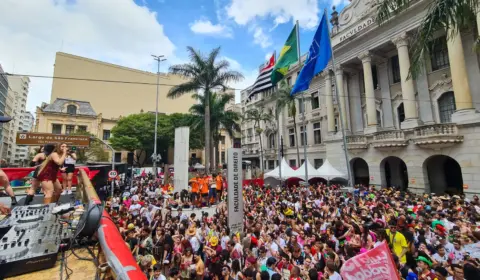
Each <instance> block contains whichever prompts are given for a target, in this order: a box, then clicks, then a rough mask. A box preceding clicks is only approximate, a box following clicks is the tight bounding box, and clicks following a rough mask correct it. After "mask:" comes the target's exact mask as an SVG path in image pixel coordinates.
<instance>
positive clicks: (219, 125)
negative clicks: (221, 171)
mask: <svg viewBox="0 0 480 280" xmlns="http://www.w3.org/2000/svg"><path fill="white" fill-rule="evenodd" d="M193 97H194V98H195V99H197V100H198V103H197V104H195V105H193V106H192V107H190V113H191V114H192V115H193V116H194V117H195V119H194V123H193V126H194V127H196V128H200V129H202V130H203V129H204V128H205V108H206V106H205V96H204V95H200V94H194V95H193ZM234 99H235V96H234V95H233V94H218V93H212V94H211V95H210V108H211V110H210V128H211V130H212V139H213V141H212V142H213V146H214V147H218V145H219V144H220V138H221V130H222V129H223V130H225V132H227V134H228V135H229V136H230V138H232V139H233V138H234V136H235V132H240V125H239V122H240V121H241V115H240V114H239V113H237V112H234V111H226V110H225V106H226V105H227V104H228V103H229V102H231V101H232V100H234ZM212 150H213V149H211V151H212ZM215 158H216V162H215V166H218V165H219V164H220V151H219V150H218V149H217V150H216V155H215Z"/></svg>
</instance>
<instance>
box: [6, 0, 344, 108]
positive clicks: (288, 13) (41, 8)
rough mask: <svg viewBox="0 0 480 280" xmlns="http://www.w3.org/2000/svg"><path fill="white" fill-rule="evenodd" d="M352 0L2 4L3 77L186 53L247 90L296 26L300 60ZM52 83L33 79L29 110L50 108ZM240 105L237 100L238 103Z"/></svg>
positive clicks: (142, 64)
mask: <svg viewBox="0 0 480 280" xmlns="http://www.w3.org/2000/svg"><path fill="white" fill-rule="evenodd" d="M348 3H349V0H35V1H30V0H2V1H0V18H2V25H0V38H8V40H5V41H4V43H3V44H0V64H1V65H2V66H3V68H4V70H5V71H6V72H11V73H18V74H31V75H45V76H52V75H53V64H54V60H55V53H56V52H58V51H63V52H67V53H71V54H75V55H80V56H85V57H89V58H93V59H98V60H102V61H107V62H110V63H116V64H119V65H123V66H127V67H133V68H137V69H141V70H146V71H152V72H155V71H156V69H155V63H154V62H153V60H152V58H151V56H150V54H157V55H160V54H163V55H165V57H166V58H167V59H168V60H167V62H166V64H167V65H164V66H163V67H162V70H163V71H166V67H167V66H168V65H170V64H177V63H184V62H187V61H188V56H187V55H186V51H185V50H186V47H187V46H193V47H194V48H196V49H199V50H201V51H202V52H208V51H210V50H211V49H212V48H215V47H217V46H221V47H222V53H221V56H222V57H223V58H224V59H227V60H228V61H230V62H231V66H232V68H233V69H234V70H238V71H240V72H242V73H243V74H244V76H245V80H244V81H242V82H241V83H237V84H234V85H232V86H233V87H235V88H237V89H243V88H246V87H247V86H249V85H251V84H252V83H253V82H254V81H255V78H256V76H257V74H258V66H259V65H260V64H262V63H263V62H265V60H266V57H267V56H268V55H269V54H271V53H272V52H273V51H277V52H278V51H280V49H281V47H282V46H283V44H284V42H285V40H286V38H287V36H288V34H289V32H290V31H291V29H292V28H293V25H294V22H295V21H296V20H299V22H300V27H301V28H300V42H301V50H302V53H304V52H306V51H307V50H308V47H309V45H310V42H311V39H312V37H313V34H314V32H315V30H316V27H317V25H318V22H319V20H320V18H321V16H322V14H323V11H324V9H327V10H328V15H330V13H331V7H332V5H337V11H340V10H341V8H342V7H343V6H344V5H345V4H348ZM51 84H52V81H51V79H38V78H33V79H32V82H31V86H30V94H29V98H28V102H27V109H28V110H30V111H34V110H35V107H36V106H39V105H40V104H41V102H49V100H50V92H51ZM237 100H238V98H237Z"/></svg>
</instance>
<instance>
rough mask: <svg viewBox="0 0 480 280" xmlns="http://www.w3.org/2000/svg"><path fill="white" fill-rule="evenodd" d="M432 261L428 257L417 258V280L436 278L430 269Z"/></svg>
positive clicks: (432, 279)
mask: <svg viewBox="0 0 480 280" xmlns="http://www.w3.org/2000/svg"><path fill="white" fill-rule="evenodd" d="M431 266H432V261H430V260H429V259H428V258H426V257H423V256H420V257H418V258H417V270H418V279H419V280H434V279H438V278H437V276H436V275H435V273H433V272H432V271H431V270H430V267H431Z"/></svg>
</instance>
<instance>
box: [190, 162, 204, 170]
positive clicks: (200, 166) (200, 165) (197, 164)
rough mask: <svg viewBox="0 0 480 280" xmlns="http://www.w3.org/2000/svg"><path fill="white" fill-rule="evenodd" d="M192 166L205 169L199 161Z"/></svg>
mask: <svg viewBox="0 0 480 280" xmlns="http://www.w3.org/2000/svg"><path fill="white" fill-rule="evenodd" d="M193 168H195V169H205V166H203V165H202V164H201V163H198V162H197V163H195V165H194V166H193Z"/></svg>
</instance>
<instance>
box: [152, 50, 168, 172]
mask: <svg viewBox="0 0 480 280" xmlns="http://www.w3.org/2000/svg"><path fill="white" fill-rule="evenodd" d="M152 57H153V59H154V60H156V61H157V98H156V102H155V137H154V138H155V139H154V143H153V155H152V159H153V174H154V175H153V176H154V178H155V179H156V178H157V177H158V173H157V126H158V89H159V86H160V85H159V84H160V63H161V62H162V61H165V60H167V59H166V58H163V57H164V56H163V55H153V54H152Z"/></svg>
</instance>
